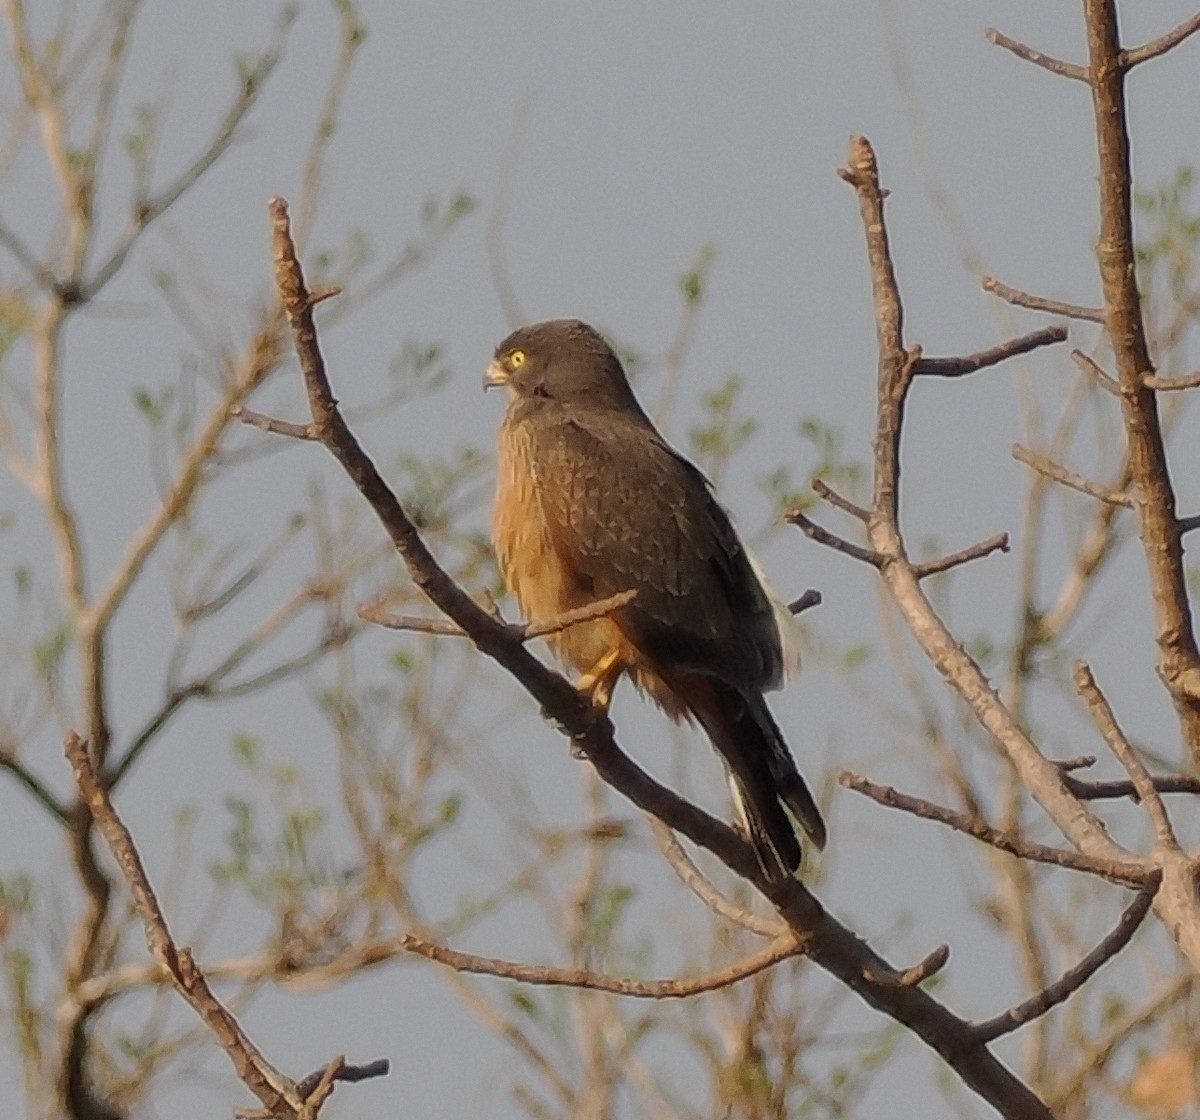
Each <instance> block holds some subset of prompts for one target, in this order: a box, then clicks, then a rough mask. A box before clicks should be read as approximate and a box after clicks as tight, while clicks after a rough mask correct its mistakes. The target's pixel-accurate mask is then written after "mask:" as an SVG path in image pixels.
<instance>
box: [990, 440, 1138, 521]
mask: <svg viewBox="0 0 1200 1120" xmlns="http://www.w3.org/2000/svg"><path fill="white" fill-rule="evenodd" d="M1012 457H1013V458H1014V459H1016V460H1018V461H1019V462H1022V463H1024V464H1025V465H1026V466H1027V467H1032V468H1033V469H1034V470H1035V471H1037V472H1038V474H1040V475H1043V476H1044V477H1046V478H1048V479H1050V480H1051V481H1053V482H1060V483H1062V485H1063V486H1067V487H1070V488H1071V489H1072V490H1078V491H1079V492H1080V493H1081V494H1087V495H1088V497H1090V498H1096V499H1097V500H1099V501H1101V502H1106V503H1108V505H1110V506H1123V507H1124V508H1126V509H1129V508H1130V507H1132V505H1133V499H1132V498H1131V497H1130V496H1129V494H1127V493H1126V492H1125V491H1124V490H1114V489H1112V487H1110V486H1104V485H1103V484H1102V483H1099V482H1092V481H1091V480H1090V479H1087V478H1084V477H1083V475H1081V474H1076V473H1075V472H1074V471H1071V470H1068V469H1067V468H1066V467H1064V466H1062V465H1061V464H1059V463H1056V462H1055V461H1054V460H1053V459H1050V458H1048V457H1047V456H1045V455H1039V454H1038V453H1037V452H1036V451H1030V450H1029V448H1028V447H1022V446H1021V445H1020V444H1019V443H1014V444H1013V447H1012Z"/></svg>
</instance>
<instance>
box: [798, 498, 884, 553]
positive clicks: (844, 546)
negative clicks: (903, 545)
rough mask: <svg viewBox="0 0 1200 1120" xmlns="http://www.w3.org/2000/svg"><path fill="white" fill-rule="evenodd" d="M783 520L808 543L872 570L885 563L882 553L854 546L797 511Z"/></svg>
mask: <svg viewBox="0 0 1200 1120" xmlns="http://www.w3.org/2000/svg"><path fill="white" fill-rule="evenodd" d="M784 520H785V521H787V522H788V523H789V524H791V525H795V526H797V527H798V528H799V529H800V530H801V532H803V533H804V535H805V536H806V537H808V539H809V540H810V541H816V542H817V544H823V545H824V546H825V547H826V548H832V549H833V550H834V551H835V552H840V553H842V554H843V555H844V556H849V557H851V559H854V560H861V561H862V562H863V563H864V564H870V565H871V567H872V568H881V567H883V565H884V564H885V563H887V557H886V556H884V555H883V553H881V552H875V551H873V550H872V549H869V548H863V546H862V545H860V544H855V543H854V542H853V541H848V540H846V539H845V538H844V537H839V536H838V535H837V534H836V533H831V532H830V531H829V530H828V529H824V528H822V527H821V526H820V525H818V524H817V523H816V522H815V521H813V520H812V519H811V518H810V517H809V516H808V515H807V514H805V513H801V512H800V510H798V509H794V510H792V511H791V512H789V513H787V514H785V515H784Z"/></svg>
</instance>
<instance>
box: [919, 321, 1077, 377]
mask: <svg viewBox="0 0 1200 1120" xmlns="http://www.w3.org/2000/svg"><path fill="white" fill-rule="evenodd" d="M1066 340H1067V328H1066V327H1043V328H1042V329H1041V330H1040V331H1033V332H1032V333H1030V334H1023V335H1021V336H1020V338H1010V339H1009V340H1008V341H1007V342H1001V343H1000V344H999V345H997V346H991V347H989V348H988V349H986V350H979V351H977V352H976V353H974V354H966V355H963V356H962V357H958V358H926V357H922V358H921V359H920V360H919V361H918V362H917V364H916V366H915V367H914V369H913V372H914V373H916V374H917V376H918V377H921V376H925V377H964V376H966V375H967V374H969V373H975V372H977V371H978V370H981V369H986V368H987V367H988V366H994V365H999V364H1000V363H1001V362H1005V361H1008V359H1009V358H1015V357H1018V356H1019V355H1021V354H1028V353H1029V352H1030V351H1031V350H1037V349H1038V348H1039V347H1042V346H1052V345H1053V344H1054V343H1056V342H1065V341H1066Z"/></svg>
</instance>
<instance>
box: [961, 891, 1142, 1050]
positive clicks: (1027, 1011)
mask: <svg viewBox="0 0 1200 1120" xmlns="http://www.w3.org/2000/svg"><path fill="white" fill-rule="evenodd" d="M1160 883H1161V876H1159V875H1157V874H1156V875H1154V876H1153V877H1152V878H1151V879H1149V880H1147V882H1146V884H1145V886H1143V887H1142V889H1141V890H1140V891H1138V893H1137V897H1136V898H1135V899H1134V900H1133V901H1132V902H1131V903H1130V904H1129V905H1128V906H1127V907H1126V908H1125V910H1124V911H1123V912H1122V914H1121V919H1120V921H1118V922H1117V925H1116V927H1115V928H1114V929H1113V930H1112V932H1111V933H1109V934H1107V935H1106V936H1105V937H1104V939H1103V940H1102V941H1101V942H1100V943H1099V944H1098V945H1097V946H1096V947H1095V948H1094V949H1093V950H1092V951H1091V952H1090V953H1088V954H1087V956H1085V957H1084V958H1083V959H1082V960H1081V961H1080V962H1079V963H1078V964H1077V965H1075V967H1074V968H1070V969H1068V970H1067V971H1066V972H1064V973H1063V974H1062V976H1060V977H1059V978H1058V979H1057V980H1056V981H1055V982H1054V983H1053V984H1051V985H1049V986H1048V987H1046V988H1043V989H1042V991H1040V992H1037V993H1035V994H1034V995H1032V996H1030V998H1029V999H1027V1000H1025V1001H1023V1002H1022V1003H1019V1004H1018V1005H1017V1006H1016V1007H1014V1008H1011V1009H1010V1010H1008V1011H1005V1012H1004V1013H1003V1014H1001V1015H997V1016H996V1017H995V1018H993V1019H988V1020H986V1021H984V1022H982V1023H976V1024H975V1025H974V1026H973V1027H972V1028H971V1030H972V1032H973V1033H974V1034H975V1035H976V1037H978V1038H979V1039H981V1040H982V1041H985V1042H993V1041H994V1040H995V1039H997V1038H999V1037H1000V1036H1001V1035H1005V1034H1008V1033H1009V1032H1011V1031H1015V1030H1016V1029H1017V1028H1018V1027H1021V1026H1024V1025H1025V1024H1026V1023H1029V1022H1032V1021H1033V1020H1034V1019H1036V1018H1038V1017H1039V1016H1041V1015H1045V1014H1046V1012H1047V1011H1049V1010H1050V1009H1051V1008H1054V1007H1057V1006H1058V1005H1059V1004H1060V1003H1063V1002H1064V1001H1065V1000H1067V999H1068V998H1069V997H1070V996H1071V995H1072V994H1073V993H1075V992H1077V991H1078V990H1079V989H1080V988H1082V987H1083V985H1084V984H1086V983H1087V982H1088V981H1089V980H1090V979H1091V978H1092V977H1093V976H1094V975H1095V974H1096V973H1097V972H1098V971H1099V970H1100V968H1101V967H1102V966H1103V965H1105V964H1107V963H1108V962H1109V961H1110V960H1112V959H1113V957H1115V956H1116V955H1117V954H1118V953H1119V952H1120V951H1121V950H1122V949H1124V948H1125V946H1126V945H1128V944H1129V942H1130V941H1131V940H1133V935H1134V934H1135V933H1137V931H1138V927H1139V926H1141V924H1142V922H1143V920H1144V919H1145V917H1146V915H1147V914H1148V913H1149V912H1150V906H1151V904H1152V903H1153V902H1154V896H1155V894H1157V893H1158V888H1159V884H1160Z"/></svg>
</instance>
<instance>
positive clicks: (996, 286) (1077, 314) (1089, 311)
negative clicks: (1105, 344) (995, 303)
mask: <svg viewBox="0 0 1200 1120" xmlns="http://www.w3.org/2000/svg"><path fill="white" fill-rule="evenodd" d="M982 285H983V290H984V291H985V292H991V293H992V294H993V295H996V296H999V297H1000V298H1001V299H1002V300H1004V302H1005V303H1011V304H1013V305H1014V306H1016V307H1027V308H1029V310H1031V311H1044V312H1046V314H1048V315H1062V316H1063V317H1064V318H1066V319H1083V320H1085V321H1086V322H1089V323H1103V322H1104V309H1103V308H1102V307H1083V306H1081V305H1080V304H1077V303H1062V302H1061V301H1059V300H1056V299H1045V298H1044V297H1042V296H1035V295H1030V293H1029V292H1023V291H1021V290H1020V289H1019V288H1010V287H1009V286H1008V285H1007V284H1001V283H1000V281H999V280H997V279H996V278H995V277H994V276H985V277H984V278H983V281H982Z"/></svg>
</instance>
